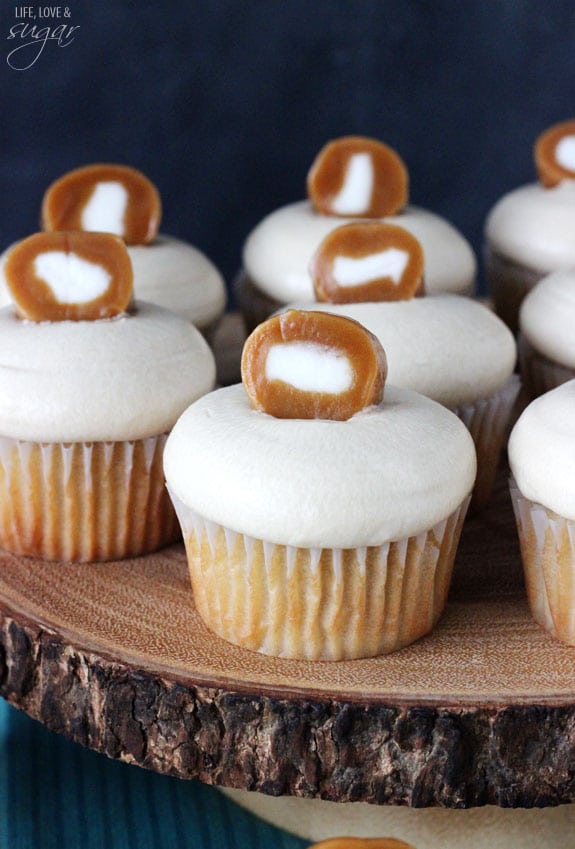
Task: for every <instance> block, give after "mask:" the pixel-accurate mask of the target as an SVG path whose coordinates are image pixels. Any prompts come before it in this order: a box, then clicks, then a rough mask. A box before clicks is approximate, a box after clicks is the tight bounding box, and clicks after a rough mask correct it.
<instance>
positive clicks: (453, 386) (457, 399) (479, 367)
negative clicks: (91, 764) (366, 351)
mask: <svg viewBox="0 0 575 849" xmlns="http://www.w3.org/2000/svg"><path fill="white" fill-rule="evenodd" d="M289 307H293V308H295V309H302V310H310V309H313V310H321V311H323V312H329V313H335V314H336V315H343V316H347V317H348V318H354V319H355V320H356V321H359V323H360V324H363V326H364V327H366V328H367V329H368V330H369V331H371V333H373V334H374V335H375V336H377V338H378V339H379V341H380V342H381V344H382V345H383V347H384V349H385V353H386V356H387V367H388V373H387V379H388V381H389V383H391V384H392V385H394V386H405V387H406V388H407V389H414V390H415V391H416V392H421V393H422V394H423V395H428V396H429V397H430V398H433V400H434V401H438V402H439V403H440V404H444V405H445V406H446V407H451V408H452V409H454V408H456V407H459V406H461V405H464V404H470V403H473V402H475V401H479V400H482V399H484V398H490V397H491V396H492V395H494V394H495V393H496V392H498V391H499V390H500V389H501V388H502V387H503V386H504V385H505V383H507V381H508V380H509V378H510V377H511V374H512V373H513V368H514V366H515V360H516V346H515V339H514V338H513V334H512V333H511V331H510V330H509V329H508V328H507V327H506V326H505V324H504V323H503V322H502V321H501V319H499V318H498V317H497V316H496V315H495V314H494V313H493V312H491V310H489V309H487V307H484V306H482V305H481V304H479V303H477V302H476V301H472V300H471V299H470V298H464V297H461V296H460V295H436V296H435V297H433V298H428V297H422V298H412V299H411V300H409V301H387V302H380V303H357V304H329V303H315V304H290V305H289Z"/></svg>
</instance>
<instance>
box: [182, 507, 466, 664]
mask: <svg viewBox="0 0 575 849" xmlns="http://www.w3.org/2000/svg"><path fill="white" fill-rule="evenodd" d="M173 498H174V503H175V505H176V512H177V513H178V517H179V519H180V524H181V526H182V531H183V535H184V542H185V545H186V553H187V556H188V565H189V569H190V576H191V580H192V587H193V591H194V599H195V604H196V608H197V610H198V612H199V613H200V616H201V617H202V619H203V620H204V622H205V624H206V625H207V627H208V628H210V629H211V630H212V631H214V632H215V633H216V634H218V635H219V636H220V637H222V638H223V639H225V640H227V641H229V642H231V643H235V644H236V645H240V646H243V647H244V648H248V649H252V650H253V651H258V652H262V653H264V654H269V655H275V656H277V657H292V658H301V659H308V660H344V659H350V658H360V657H374V656H376V655H379V654H384V653H387V652H391V651H394V650H395V649H399V648H401V647H402V646H405V645H408V644H409V643H411V642H413V641H414V640H416V639H418V638H419V637H421V636H423V635H424V634H426V633H427V632H428V631H430V630H431V629H432V628H433V626H434V625H435V623H436V622H437V620H438V619H439V617H440V615H441V613H442V611H443V609H444V607H445V603H446V600H447V593H448V590H449V584H450V581H451V575H452V570H453V562H454V559H455V553H456V550H457V545H458V542H459V536H460V532H461V526H462V524H463V519H464V517H465V513H466V511H467V507H468V503H469V499H466V500H465V502H464V503H463V504H461V506H460V507H459V508H458V509H457V510H455V512H454V513H453V514H452V515H451V516H449V517H448V518H447V519H445V520H444V521H442V522H439V523H438V524H437V525H435V526H434V527H433V528H430V529H429V530H427V531H423V532H422V533H420V534H418V535H417V536H413V537H409V538H408V539H403V540H400V541H397V542H389V543H385V544H384V545H381V546H370V547H364V548H350V549H337V548H296V547H293V546H289V545H275V544H272V543H269V542H265V541H263V540H261V539H254V538H253V537H250V536H247V535H246V534H241V533H236V532H234V531H230V530H229V529H227V528H224V527H222V526H221V525H218V524H215V523H213V522H210V521H208V520H207V519H204V518H202V517H201V516H199V515H197V514H196V513H195V512H194V511H193V510H191V509H190V508H188V507H187V506H185V505H184V504H182V502H181V501H179V500H178V499H177V498H175V497H174V496H173Z"/></svg>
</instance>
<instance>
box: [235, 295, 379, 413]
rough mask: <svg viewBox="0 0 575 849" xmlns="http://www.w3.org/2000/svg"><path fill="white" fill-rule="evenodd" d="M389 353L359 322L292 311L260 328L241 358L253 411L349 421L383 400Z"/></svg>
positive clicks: (321, 314)
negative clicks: (365, 408)
mask: <svg viewBox="0 0 575 849" xmlns="http://www.w3.org/2000/svg"><path fill="white" fill-rule="evenodd" d="M386 375H387V361H386V357H385V352H384V350H383V348H382V346H381V344H380V342H379V341H378V339H377V338H376V337H375V336H374V335H373V334H372V333H370V332H369V331H368V330H366V329H365V327H363V325H361V324H360V323H359V322H357V321H354V320H353V319H350V318H344V317H343V316H339V315H338V316H336V315H330V314H329V313H323V312H316V311H309V312H308V311H301V310H288V311H287V312H284V313H281V314H280V315H276V316H273V317H272V318H270V319H268V320H267V321H265V322H264V323H263V324H260V325H259V326H258V327H256V329H255V330H254V331H253V333H252V334H251V336H249V337H248V339H247V340H246V343H245V345H244V350H243V354H242V380H243V382H244V386H245V389H246V392H247V394H248V396H249V399H250V401H251V403H252V405H253V406H254V407H255V408H256V409H257V410H261V411H262V412H264V413H269V414H270V415H272V416H276V417H277V418H281V419H336V420H344V419H349V418H351V416H353V415H354V414H355V413H357V412H359V410H362V409H364V407H369V406H371V405H372V404H378V403H379V402H380V401H381V400H382V398H383V386H384V383H385V377H386Z"/></svg>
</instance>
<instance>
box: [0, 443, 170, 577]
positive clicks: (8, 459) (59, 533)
mask: <svg viewBox="0 0 575 849" xmlns="http://www.w3.org/2000/svg"><path fill="white" fill-rule="evenodd" d="M165 440H166V435H165V434H162V435H160V436H151V437H148V438H146V439H140V440H136V441H133V442H88V443H66V444H64V443H37V442H26V441H20V440H15V439H9V438H7V437H0V546H1V547H2V548H6V549H8V550H9V551H12V552H14V553H16V554H27V555H33V556H35V557H41V558H44V559H48V560H66V561H86V560H113V559H118V558H122V557H132V556H136V555H140V554H145V553H147V552H150V551H154V550H155V549H158V548H161V547H162V546H164V545H168V544H169V543H171V542H173V541H174V540H176V539H177V538H178V535H179V533H178V523H177V519H176V516H175V513H174V510H173V507H172V504H171V502H170V499H169V495H168V493H167V491H166V489H165V483H164V476H163V469H162V453H163V448H164V444H165Z"/></svg>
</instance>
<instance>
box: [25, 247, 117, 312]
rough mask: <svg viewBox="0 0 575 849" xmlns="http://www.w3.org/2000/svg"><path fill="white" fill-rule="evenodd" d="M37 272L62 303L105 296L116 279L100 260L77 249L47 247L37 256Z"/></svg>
mask: <svg viewBox="0 0 575 849" xmlns="http://www.w3.org/2000/svg"><path fill="white" fill-rule="evenodd" d="M34 273H35V274H36V276H37V277H39V278H40V279H41V280H43V281H44V282H45V283H47V284H48V286H49V287H50V289H52V292H53V293H54V296H55V298H56V300H57V301H59V303H61V304H74V303H76V304H82V303H87V302H88V301H93V300H94V299H95V298H99V297H101V296H102V295H103V294H104V292H105V291H106V290H107V288H108V286H109V285H110V280H111V279H112V277H111V275H110V274H109V272H108V271H107V270H106V269H105V268H104V267H103V266H102V265H99V264H98V263H97V262H90V261H89V260H87V259H84V258H83V257H81V256H78V255H77V254H74V253H66V252H65V251H45V252H44V253H41V254H38V256H37V257H36V259H35V260H34Z"/></svg>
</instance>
